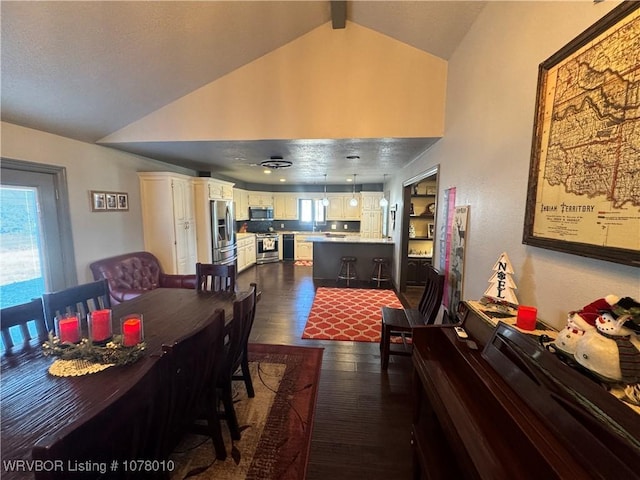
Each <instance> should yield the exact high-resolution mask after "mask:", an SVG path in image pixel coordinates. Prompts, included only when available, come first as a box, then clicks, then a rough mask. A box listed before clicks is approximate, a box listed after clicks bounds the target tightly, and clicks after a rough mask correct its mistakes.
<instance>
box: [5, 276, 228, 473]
mask: <svg viewBox="0 0 640 480" xmlns="http://www.w3.org/2000/svg"><path fill="white" fill-rule="evenodd" d="M235 298H236V295H235V294H234V293H227V292H223V293H219V292H217V293H212V292H197V291H196V290H190V289H180V288H158V289H154V290H150V291H149V292H147V293H145V294H143V295H141V296H140V297H137V298H135V299H133V300H130V301H127V302H124V303H122V304H119V305H116V306H114V307H113V323H114V333H119V328H120V327H119V320H120V318H121V317H123V316H124V315H127V314H131V313H142V314H143V317H144V318H143V320H144V337H145V338H144V340H145V344H146V348H145V355H144V356H143V357H142V358H141V359H140V360H138V361H137V362H135V363H134V364H130V365H126V366H119V367H110V368H108V369H106V370H103V371H101V372H98V373H95V374H90V375H84V376H80V377H55V376H53V375H51V374H49V373H48V368H49V366H50V365H51V364H52V362H53V361H54V358H52V357H46V356H44V355H43V353H42V346H41V345H40V344H39V342H38V341H37V340H34V341H32V343H31V344H30V345H29V347H28V348H23V349H17V350H18V351H16V352H12V353H7V352H3V354H2V359H1V370H0V374H1V377H0V391H1V395H0V409H1V410H0V415H1V417H0V419H1V436H0V442H1V443H0V445H1V452H2V464H1V466H0V477H1V478H3V479H17V478H34V474H33V473H28V472H25V471H24V470H25V468H26V467H24V466H20V465H21V464H19V463H15V461H21V460H26V461H28V460H31V458H32V449H33V447H34V445H35V444H36V443H37V442H38V441H39V440H41V439H43V438H44V437H46V436H47V435H48V434H51V433H52V432H55V431H56V430H58V429H62V428H67V427H69V425H72V424H73V423H74V422H79V421H81V420H82V419H83V418H86V416H87V415H95V413H96V412H97V411H101V410H102V409H103V408H105V406H106V405H109V403H110V402H112V401H113V400H114V399H115V398H118V397H119V396H120V395H122V394H123V392H126V391H127V390H128V389H130V388H131V387H132V386H133V385H135V384H136V382H137V381H138V380H139V379H141V378H142V377H143V376H144V375H145V374H146V373H147V372H148V371H149V369H151V368H152V367H153V365H154V363H155V362H156V361H157V360H158V359H159V358H160V356H161V355H162V345H163V344H170V343H173V342H175V341H176V340H178V339H180V338H182V337H184V336H186V335H188V334H189V333H190V332H192V331H194V330H197V329H198V328H199V327H201V326H203V325H204V324H205V323H206V321H207V320H208V319H209V317H210V316H211V315H212V314H213V312H214V311H215V310H216V309H223V310H224V312H225V323H226V324H227V325H228V324H229V323H230V322H231V320H232V318H233V301H234V299H235ZM8 462H11V463H8Z"/></svg>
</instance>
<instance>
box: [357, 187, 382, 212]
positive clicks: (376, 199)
mask: <svg viewBox="0 0 640 480" xmlns="http://www.w3.org/2000/svg"><path fill="white" fill-rule="evenodd" d="M382 195H383V193H382V192H360V199H361V200H362V201H361V202H360V203H361V210H362V211H367V210H369V211H370V210H380V200H381V199H382Z"/></svg>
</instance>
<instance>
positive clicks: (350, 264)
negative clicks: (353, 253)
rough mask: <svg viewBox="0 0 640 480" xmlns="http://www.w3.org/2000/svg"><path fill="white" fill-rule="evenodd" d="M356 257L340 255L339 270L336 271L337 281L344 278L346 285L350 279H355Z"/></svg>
mask: <svg viewBox="0 0 640 480" xmlns="http://www.w3.org/2000/svg"><path fill="white" fill-rule="evenodd" d="M356 260H357V258H356V257H341V258H340V272H338V281H340V280H346V282H347V287H348V286H349V281H350V280H356V279H357V278H358V273H357V272H356Z"/></svg>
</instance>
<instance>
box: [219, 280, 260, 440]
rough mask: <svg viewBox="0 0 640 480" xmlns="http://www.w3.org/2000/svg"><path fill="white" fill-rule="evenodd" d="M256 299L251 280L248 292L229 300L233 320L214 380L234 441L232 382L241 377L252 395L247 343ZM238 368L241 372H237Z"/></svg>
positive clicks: (237, 432)
mask: <svg viewBox="0 0 640 480" xmlns="http://www.w3.org/2000/svg"><path fill="white" fill-rule="evenodd" d="M256 301H257V285H256V284H255V283H251V284H250V288H249V291H248V292H244V293H242V294H240V296H239V298H238V299H237V300H235V301H234V302H233V320H232V322H231V325H230V331H229V333H228V339H227V341H226V343H225V357H224V361H223V364H222V368H221V371H220V375H219V376H218V381H217V386H218V389H219V390H220V397H221V400H222V404H223V406H224V418H225V420H226V421H227V425H228V427H229V432H230V433H231V438H233V439H234V440H239V439H240V427H239V426H238V419H237V417H236V413H235V410H234V408H233V391H232V382H233V381H234V380H243V381H244V384H245V388H246V389H247V395H248V396H249V398H253V397H255V392H254V390H253V382H252V381H251V375H250V373H249V353H248V351H247V345H248V343H249V334H250V333H251V328H252V326H253V320H254V318H255V314H256ZM238 370H240V372H241V373H238ZM216 406H217V405H216Z"/></svg>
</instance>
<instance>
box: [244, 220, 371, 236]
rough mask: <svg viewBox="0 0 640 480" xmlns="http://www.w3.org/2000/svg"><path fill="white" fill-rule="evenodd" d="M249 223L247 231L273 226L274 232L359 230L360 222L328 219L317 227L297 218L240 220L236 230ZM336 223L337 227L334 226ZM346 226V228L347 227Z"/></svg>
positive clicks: (263, 230) (262, 230)
mask: <svg viewBox="0 0 640 480" xmlns="http://www.w3.org/2000/svg"><path fill="white" fill-rule="evenodd" d="M245 223H246V224H247V232H253V233H260V232H268V231H270V230H269V228H272V229H273V231H274V232H283V231H284V232H312V231H316V232H359V231H360V222H344V221H331V220H329V221H327V222H326V223H324V224H320V225H318V226H316V227H315V230H314V228H313V226H312V225H311V224H309V223H302V222H299V221H297V220H274V221H271V222H263V221H256V220H239V221H237V222H236V231H240V229H241V228H242V226H243V225H244V224H245ZM334 225H335V227H334ZM345 226H346V228H345Z"/></svg>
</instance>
